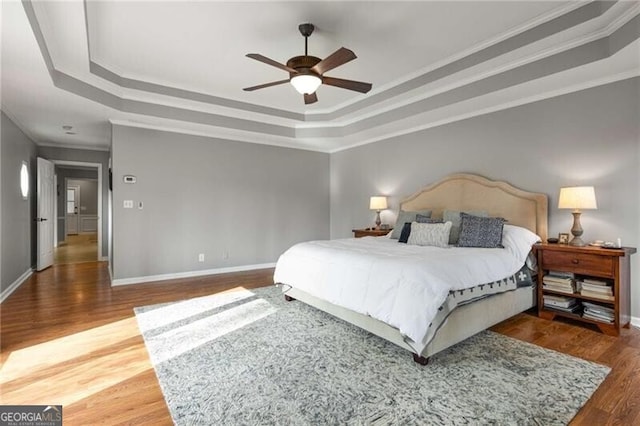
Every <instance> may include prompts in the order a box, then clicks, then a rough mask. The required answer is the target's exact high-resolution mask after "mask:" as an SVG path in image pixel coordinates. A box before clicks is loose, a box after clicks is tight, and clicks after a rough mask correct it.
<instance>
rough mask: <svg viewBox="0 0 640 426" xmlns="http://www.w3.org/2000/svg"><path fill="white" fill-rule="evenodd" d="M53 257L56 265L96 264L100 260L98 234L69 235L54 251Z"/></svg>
mask: <svg viewBox="0 0 640 426" xmlns="http://www.w3.org/2000/svg"><path fill="white" fill-rule="evenodd" d="M53 256H54V257H53V262H54V264H56V265H64V264H70V263H81V262H95V261H96V260H98V234H97V233H95V232H94V233H90V234H77V235H67V239H66V240H65V241H64V242H61V243H60V244H58V247H56V248H55V249H54V253H53Z"/></svg>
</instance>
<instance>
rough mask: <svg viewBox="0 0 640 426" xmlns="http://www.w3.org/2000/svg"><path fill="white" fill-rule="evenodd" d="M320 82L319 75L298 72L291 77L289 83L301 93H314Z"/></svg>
mask: <svg viewBox="0 0 640 426" xmlns="http://www.w3.org/2000/svg"><path fill="white" fill-rule="evenodd" d="M321 84H322V80H321V79H320V77H318V76H317V75H313V74H300V75H296V76H294V77H292V78H291V85H292V86H293V87H295V89H296V90H297V91H298V93H300V94H301V95H304V94H305V93H306V94H307V95H310V94H312V93H314V92H315V91H316V90H318V87H320V85H321Z"/></svg>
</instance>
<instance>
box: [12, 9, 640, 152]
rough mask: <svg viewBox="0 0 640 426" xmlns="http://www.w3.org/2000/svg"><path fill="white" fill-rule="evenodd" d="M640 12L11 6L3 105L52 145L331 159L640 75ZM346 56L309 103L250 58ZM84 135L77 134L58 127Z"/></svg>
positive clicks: (275, 73) (31, 132)
mask: <svg viewBox="0 0 640 426" xmlns="http://www.w3.org/2000/svg"><path fill="white" fill-rule="evenodd" d="M639 14H640V5H639V4H638V3H637V2H624V1H623V2H615V3H614V2H549V1H537V2H492V1H486V2H356V1H347V2H337V1H336V2H309V1H301V2H269V1H261V2H217V1H211V2H197V1H194V2H189V1H187V2H161V1H157V2H156V1H147V2H120V1H96V2H94V1H88V2H82V1H65V2H62V1H60V2H57V1H53V2H33V1H24V2H23V3H22V4H20V3H18V2H3V12H2V27H3V28H2V56H3V58H2V59H3V61H2V108H3V111H5V112H6V113H7V114H8V115H9V116H10V117H11V118H12V119H14V121H16V122H17V123H18V124H19V125H20V126H21V127H22V128H23V130H24V131H25V132H26V133H27V134H29V135H30V136H31V137H32V138H34V140H36V141H37V142H38V143H41V144H53V145H59V146H68V145H72V146H80V147H89V148H103V149H104V148H107V147H108V146H109V144H110V124H109V123H110V122H111V123H117V124H123V125H132V126H144V127H154V128H161V129H166V130H172V131H179V132H185V133H193V134H203V135H210V136H215V137H223V138H227V139H233V140H239V141H245V142H254V143H268V144H274V145H282V146H292V147H298V148H304V149H313V150H319V151H326V152H332V151H335V150H339V149H344V148H346V147H350V146H354V145H357V144H361V143H369V142H373V141H375V140H379V139H383V138H388V137H393V136H394V135H398V134H403V133H407V132H410V131H415V130H417V129H420V128H426V127H430V126H434V125H439V124H443V123H446V122H451V121H455V120H458V119H463V118H466V117H470V116H473V115H478V114H482V113H486V112H489V111H493V110H498V109H502V108H506V107H510V106H513V105H518V104H522V103H526V102H531V101H535V100H538V99H543V98H545V97H549V96H556V95H557V94H560V93H566V92H569V91H573V90H580V89H582V88H586V87H591V86H594V85H597V84H605V83H607V82H611V81H615V80H617V79H622V78H629V77H632V76H634V75H639V74H640V72H639V68H640V66H639V60H638V46H639V42H638V33H639V32H640V30H639V28H640V24H639V18H638V16H639ZM302 22H312V23H313V24H314V25H315V26H316V31H315V32H314V34H313V35H312V36H311V38H310V39H309V53H310V54H313V55H315V56H319V57H325V56H327V55H328V54H330V53H331V52H333V51H335V50H336V49H338V48H339V47H341V46H344V47H347V48H349V49H352V50H353V51H354V52H355V53H356V54H357V55H358V58H357V59H356V60H354V61H352V62H349V63H348V64H345V65H344V66H341V67H339V68H336V69H335V70H332V71H331V72H330V73H328V74H329V75H331V76H335V77H340V78H348V79H354V80H361V81H369V82H371V83H373V90H372V91H371V92H369V93H368V94H359V93H356V92H351V91H346V90H341V89H337V88H333V87H329V86H321V87H320V88H319V89H318V91H317V94H318V98H319V102H318V103H316V104H313V105H308V106H306V105H304V103H303V101H302V97H301V95H299V94H298V93H297V92H295V90H294V89H293V88H292V87H291V86H290V85H288V84H285V85H281V86H275V87H271V88H268V89H264V90H260V91H256V92H245V91H243V90H242V88H243V87H247V86H251V85H255V84H261V83H265V82H269V81H275V80H281V79H284V78H287V75H286V73H285V72H283V71H280V70H278V69H276V68H273V67H269V66H267V65H264V64H261V63H259V62H256V61H252V60H251V59H248V58H246V57H245V56H244V55H245V54H246V53H250V52H255V53H261V54H263V55H266V56H268V57H270V58H273V59H275V60H277V61H279V62H282V63H284V62H286V60H287V59H288V58H290V57H292V56H296V55H300V54H303V52H304V39H303V38H302V36H300V34H299V33H298V30H297V26H298V24H299V23H302ZM64 124H70V125H73V126H74V131H75V133H76V134H75V135H67V134H66V133H65V132H63V131H62V129H61V126H62V125H64Z"/></svg>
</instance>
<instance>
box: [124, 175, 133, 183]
mask: <svg viewBox="0 0 640 426" xmlns="http://www.w3.org/2000/svg"><path fill="white" fill-rule="evenodd" d="M122 179H123V180H124V183H136V177H135V176H132V175H125V176H124V177H123V178H122Z"/></svg>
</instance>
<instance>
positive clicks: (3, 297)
mask: <svg viewBox="0 0 640 426" xmlns="http://www.w3.org/2000/svg"><path fill="white" fill-rule="evenodd" d="M31 274H33V269H31V268H29V269H27V270H26V271H25V272H24V274H22V275H20V276H19V277H18V279H17V280H15V281H14V282H13V283H11V285H10V286H9V287H7V288H6V289H5V290H4V291H3V292H2V293H1V294H0V303H2V302H4V301H5V300H6V299H7V297H9V296H11V293H13V292H14V291H16V290H17V289H18V287H20V285H22V283H23V282H25V281H26V280H27V278H29V277H30V276H31Z"/></svg>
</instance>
